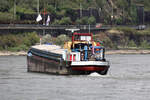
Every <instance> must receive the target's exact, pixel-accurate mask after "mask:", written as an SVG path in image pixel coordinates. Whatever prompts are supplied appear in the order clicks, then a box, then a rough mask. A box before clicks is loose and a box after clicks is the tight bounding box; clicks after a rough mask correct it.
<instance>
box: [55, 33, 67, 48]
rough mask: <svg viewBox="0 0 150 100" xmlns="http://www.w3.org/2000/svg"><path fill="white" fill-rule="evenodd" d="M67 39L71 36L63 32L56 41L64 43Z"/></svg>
mask: <svg viewBox="0 0 150 100" xmlns="http://www.w3.org/2000/svg"><path fill="white" fill-rule="evenodd" d="M66 41H69V37H68V36H66V35H64V34H62V35H59V36H58V37H57V38H56V40H55V41H54V42H55V44H56V45H63V44H64V43H65V42H66Z"/></svg>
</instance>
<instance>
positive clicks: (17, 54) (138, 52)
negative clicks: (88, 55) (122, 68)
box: [0, 50, 150, 56]
mask: <svg viewBox="0 0 150 100" xmlns="http://www.w3.org/2000/svg"><path fill="white" fill-rule="evenodd" d="M105 54H107V55H112V54H150V50H107V51H106V52H105ZM26 55H27V52H26V51H19V52H10V51H0V56H26Z"/></svg>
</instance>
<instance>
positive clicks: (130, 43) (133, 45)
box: [128, 40, 137, 47]
mask: <svg viewBox="0 0 150 100" xmlns="http://www.w3.org/2000/svg"><path fill="white" fill-rule="evenodd" d="M128 46H129V47H137V45H136V44H135V42H134V41H133V40H131V41H129V44H128Z"/></svg>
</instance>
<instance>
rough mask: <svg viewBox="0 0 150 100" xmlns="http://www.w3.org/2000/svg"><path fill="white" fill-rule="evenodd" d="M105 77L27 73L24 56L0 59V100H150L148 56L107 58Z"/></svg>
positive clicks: (149, 64) (149, 63) (110, 56)
mask: <svg viewBox="0 0 150 100" xmlns="http://www.w3.org/2000/svg"><path fill="white" fill-rule="evenodd" d="M106 57H107V59H108V60H109V61H110V64H111V67H110V70H109V72H108V75H106V76H101V75H98V76H97V75H96V76H93V75H85V76H84V75H82V76H55V75H48V74H40V73H28V72H27V66H26V57H25V56H1V57H0V100H150V61H149V59H150V55H119V54H118V55H107V56H106Z"/></svg>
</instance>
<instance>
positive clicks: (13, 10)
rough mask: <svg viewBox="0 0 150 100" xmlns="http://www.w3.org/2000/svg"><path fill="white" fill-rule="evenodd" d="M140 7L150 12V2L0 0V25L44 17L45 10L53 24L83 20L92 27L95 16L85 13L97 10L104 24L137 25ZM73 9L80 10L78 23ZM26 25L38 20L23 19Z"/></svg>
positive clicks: (115, 0)
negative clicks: (22, 17)
mask: <svg viewBox="0 0 150 100" xmlns="http://www.w3.org/2000/svg"><path fill="white" fill-rule="evenodd" d="M137 5H144V10H145V11H150V1H149V0H0V23H3V22H4V21H6V22H7V23H14V22H19V21H21V18H20V16H21V14H38V12H39V13H41V14H42V13H43V11H44V8H45V9H46V13H47V14H51V15H52V16H55V18H54V20H53V22H52V23H53V24H84V20H88V23H86V24H91V23H96V18H95V16H91V17H90V18H87V17H85V16H82V13H83V12H82V11H83V10H86V9H90V8H94V9H97V10H98V11H99V14H100V15H101V19H103V20H104V21H103V23H104V24H123V23H124V22H126V23H127V24H136V23H137V20H138V19H137V9H136V6H137ZM74 10H80V12H79V15H80V16H79V17H78V18H76V19H75V20H73V19H72V17H74V16H75V15H76V13H75V12H73V11H74ZM110 21H111V23H110ZM89 22H90V23H89ZM24 23H29V24H30V23H35V21H31V20H24Z"/></svg>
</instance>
